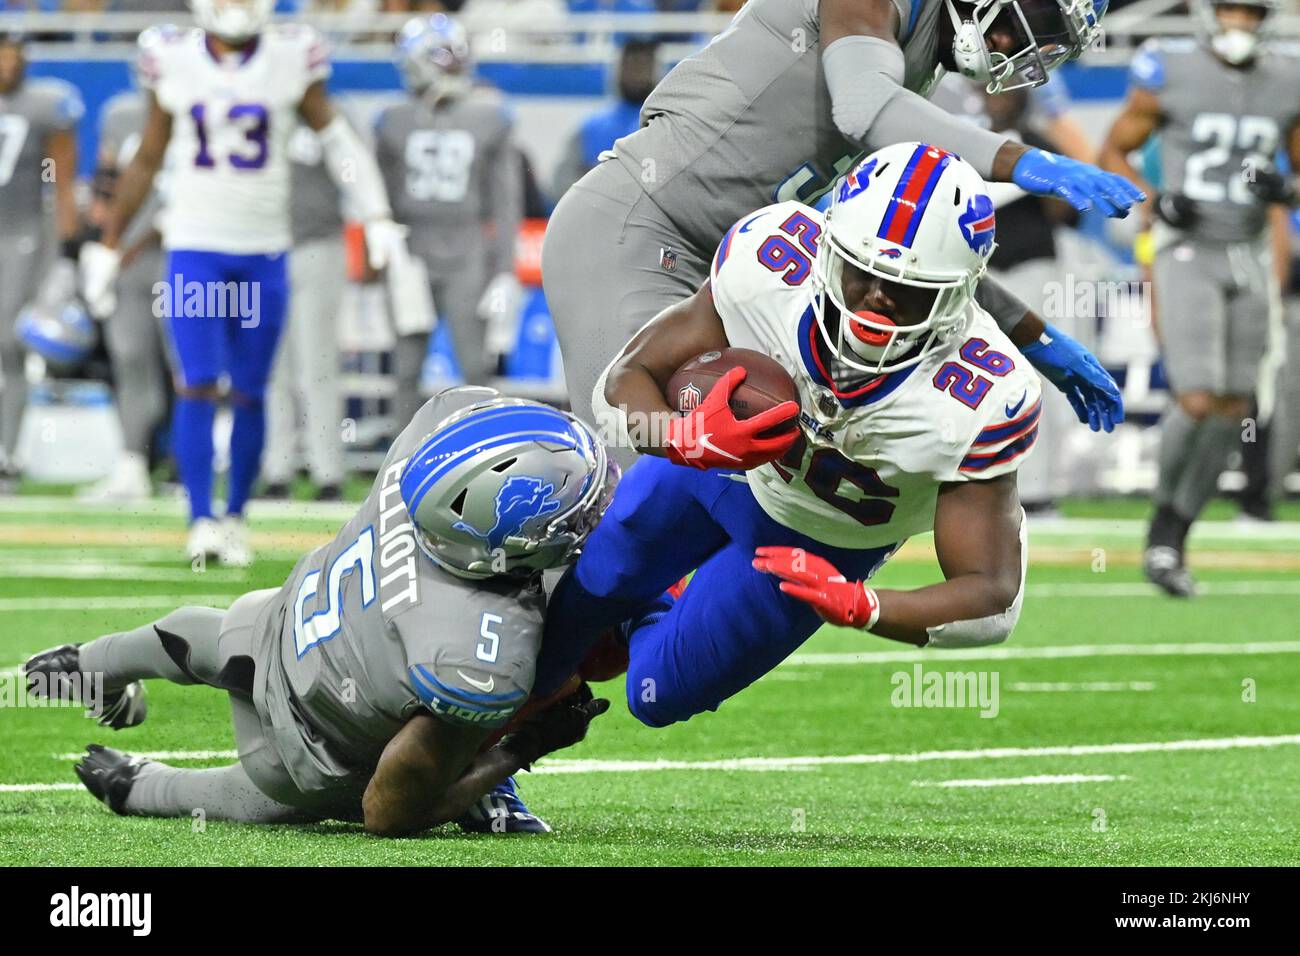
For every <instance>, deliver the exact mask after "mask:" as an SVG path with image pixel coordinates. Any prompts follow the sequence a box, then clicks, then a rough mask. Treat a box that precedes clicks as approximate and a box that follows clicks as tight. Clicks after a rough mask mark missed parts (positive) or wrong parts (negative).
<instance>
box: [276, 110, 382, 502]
mask: <svg viewBox="0 0 1300 956" xmlns="http://www.w3.org/2000/svg"><path fill="white" fill-rule="evenodd" d="M323 158H324V151H323V150H322V148H321V144H320V137H318V136H317V135H316V134H315V133H314V132H312V131H311V130H310V129H309V128H308V127H306V126H300V127H298V129H296V130H294V133H293V135H292V136H291V137H290V138H289V160H290V166H289V175H290V179H289V222H290V226H291V228H292V230H293V253H292V254H291V255H290V256H289V319H288V328H287V329H286V330H285V337H284V342H283V343H282V344H281V345H280V349H279V351H278V352H277V353H276V356H275V365H274V366H273V367H272V370H271V381H270V384H269V387H268V389H267V403H266V451H265V452H264V453H263V455H262V478H263V479H264V480H265V481H267V482H269V483H272V484H285V483H288V482H289V481H291V480H292V479H293V476H294V474H295V472H296V471H297V469H298V466H299V465H300V464H306V465H307V467H308V469H309V470H310V472H311V476H312V479H313V480H314V481H315V482H316V483H317V484H318V485H337V484H339V483H340V482H342V480H343V477H344V466H343V440H342V434H341V431H340V422H341V420H342V417H343V404H342V401H343V399H342V395H341V392H340V388H339V334H338V313H339V302H340V301H341V300H342V298H343V290H344V284H345V282H346V278H347V270H346V263H345V258H346V257H345V254H344V250H343V215H342V212H341V211H340V209H339V190H338V186H336V185H335V184H334V180H333V179H331V178H330V174H329V170H328V169H327V168H326V166H325V163H324V162H323ZM403 420H405V419H403Z"/></svg>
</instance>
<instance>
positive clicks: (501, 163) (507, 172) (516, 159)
mask: <svg viewBox="0 0 1300 956" xmlns="http://www.w3.org/2000/svg"><path fill="white" fill-rule="evenodd" d="M486 173H487V181H486V182H485V183H484V187H485V188H486V190H487V202H486V203H484V212H485V213H486V221H485V222H484V226H485V227H486V228H487V229H488V230H489V232H488V242H489V248H488V275H489V276H495V275H499V274H500V273H502V272H510V273H513V272H514V267H515V240H516V238H517V237H518V235H519V220H520V219H521V218H522V216H523V210H524V171H523V163H522V159H521V157H520V155H519V148H518V146H516V145H515V141H514V137H513V135H511V130H510V128H509V127H507V128H506V129H505V130H504V131H503V132H502V135H501V137H500V139H498V141H497V146H496V149H495V151H494V155H493V156H492V157H491V159H490V161H489V164H488V167H487V170H486Z"/></svg>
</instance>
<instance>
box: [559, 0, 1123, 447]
mask: <svg viewBox="0 0 1300 956" xmlns="http://www.w3.org/2000/svg"><path fill="white" fill-rule="evenodd" d="M1105 7H1106V3H1105V0H1094V2H1091V3H1090V2H1087V0H1082V2H1081V0H978V2H968V0H932V2H929V3H921V2H917V3H912V2H911V0H749V2H748V3H747V4H746V5H745V6H744V7H743V8H742V9H741V10H740V12H739V13H737V14H736V17H735V18H734V19H733V20H732V22H731V24H730V26H729V27H728V28H727V29H726V30H724V31H723V32H722V33H721V34H719V35H718V36H717V37H715V38H714V39H713V41H712V42H711V43H709V45H708V46H706V47H705V48H704V49H702V50H701V51H699V52H698V53H696V54H694V55H693V56H690V57H687V58H686V59H684V60H682V61H681V62H680V63H679V64H678V65H677V66H676V67H675V68H674V69H673V70H672V71H671V72H669V74H668V75H667V76H666V77H665V78H664V79H663V80H662V81H661V82H660V83H659V85H658V86H657V87H656V88H655V91H654V92H653V93H652V94H651V95H650V98H649V99H648V100H647V101H646V104H645V108H644V110H643V111H642V114H641V116H642V123H643V125H642V127H641V129H639V130H637V131H636V132H635V133H633V134H632V135H630V136H627V137H625V138H623V139H620V140H619V141H618V142H617V143H616V144H615V145H614V149H613V151H612V154H611V155H612V158H610V159H609V160H607V161H606V162H603V163H601V164H600V165H599V166H598V167H597V168H596V169H594V170H592V171H591V172H590V173H588V174H587V175H586V176H585V177H584V178H583V179H582V180H581V181H580V182H579V183H578V184H577V185H575V186H574V187H573V188H572V189H571V190H569V192H568V193H566V194H565V196H564V198H563V199H562V200H560V202H559V205H558V206H557V207H556V210H555V214H554V215H553V216H552V217H551V220H550V224H549V226H548V227H547V230H546V240H545V245H544V247H543V253H542V256H543V260H542V274H543V278H544V280H545V286H546V298H547V301H548V303H549V304H550V307H551V311H552V313H553V315H554V317H555V325H556V331H557V333H558V335H559V341H560V347H561V352H562V354H563V356H564V365H565V375H566V379H567V381H568V386H569V395H570V398H571V400H572V402H573V408H574V409H575V410H576V411H578V413H579V415H581V416H583V417H586V416H589V415H590V414H591V407H590V401H591V388H592V386H593V385H594V384H595V381H596V377H597V376H598V375H599V374H600V372H601V370H602V369H603V368H604V367H605V366H606V365H607V364H608V363H609V360H610V359H611V358H612V357H613V356H614V355H615V354H617V352H618V350H619V349H621V348H622V347H623V346H624V345H625V344H627V340H628V339H629V338H630V337H631V336H632V334H633V333H635V332H636V330H637V329H639V328H640V327H641V326H642V325H644V324H645V323H646V322H648V321H649V320H650V319H651V318H653V317H654V316H655V315H656V314H657V313H658V312H659V311H660V310H662V309H664V308H666V307H668V306H669V305H672V304H673V303H674V302H677V301H680V300H681V299H682V298H685V297H686V296H689V295H691V294H693V293H694V292H695V290H696V289H698V288H699V285H700V283H701V282H703V281H704V279H705V278H706V277H707V276H708V269H709V265H708V264H709V257H710V256H711V255H712V253H713V250H714V249H716V248H717V245H718V242H719V241H720V240H721V238H722V235H723V233H724V232H725V231H726V230H727V228H728V227H730V226H731V224H732V223H733V222H735V221H736V220H737V219H738V218H740V217H741V216H742V215H744V214H745V213H746V212H748V211H751V210H753V209H756V208H759V207H760V206H763V205H765V204H767V203H771V202H781V201H785V200H798V201H800V202H804V203H809V204H811V203H813V202H814V201H816V200H817V198H818V197H819V196H821V195H822V194H823V193H825V192H826V191H827V190H828V189H830V188H831V184H832V183H833V182H834V181H835V179H836V177H837V176H839V175H840V174H841V173H843V172H844V171H846V170H847V169H849V168H850V167H851V166H852V165H853V164H854V162H855V161H856V159H857V158H860V157H861V156H862V155H863V154H864V153H866V152H868V151H869V150H871V149H875V148H879V147H883V146H887V145H889V144H891V143H899V142H908V141H914V140H921V139H924V140H925V141H927V142H930V143H934V144H935V145H937V146H940V147H942V148H944V149H947V150H949V151H951V152H954V153H956V154H958V155H960V156H962V157H963V158H965V159H966V160H967V161H968V162H969V163H970V164H971V165H972V166H973V167H974V168H975V170H976V171H977V172H978V173H979V174H980V175H981V176H983V177H985V178H986V179H989V180H991V181H999V182H1005V181H1014V182H1015V183H1016V184H1017V185H1019V186H1021V187H1022V188H1023V189H1025V190H1026V191H1027V192H1031V193H1035V194H1039V195H1054V196H1058V197H1060V198H1063V199H1066V200H1068V201H1069V202H1071V203H1072V204H1073V205H1075V206H1076V207H1078V208H1088V207H1090V206H1093V205H1095V206H1096V207H1097V208H1098V209H1100V210H1102V211H1103V212H1105V213H1106V214H1107V215H1111V216H1123V215H1125V214H1126V213H1127V210H1128V208H1129V206H1130V205H1131V204H1132V203H1133V202H1134V201H1136V200H1137V199H1140V198H1141V194H1140V193H1139V192H1138V190H1137V189H1135V188H1134V187H1133V186H1132V185H1131V184H1130V183H1128V182H1127V181H1125V180H1123V179H1122V178H1121V177H1118V176H1114V175H1112V174H1109V173H1104V172H1102V171H1101V170H1099V169H1096V168H1095V167H1093V166H1089V165H1087V164H1085V163H1080V162H1077V161H1075V160H1072V159H1069V158H1067V157H1064V156H1058V155H1056V154H1053V153H1048V152H1044V151H1042V150H1037V149H1029V148H1027V147H1025V146H1024V145H1023V144H1021V143H1018V142H1015V141H1014V140H1013V139H1010V138H1008V137H1006V136H1003V135H999V134H995V133H991V132H989V131H987V130H982V129H978V128H975V127H973V126H972V125H971V124H969V123H967V122H965V120H963V119H962V118H961V117H956V116H952V115H950V114H948V113H947V112H945V111H944V110H942V109H940V108H939V107H937V106H935V105H933V104H931V103H929V102H928V101H927V100H925V99H924V98H923V95H922V94H925V93H928V92H929V91H930V89H931V88H932V86H933V84H934V83H935V82H937V80H938V79H939V77H940V76H941V75H942V73H943V70H944V69H948V70H956V71H958V72H961V73H963V74H965V75H966V76H968V77H970V78H972V79H977V80H979V81H980V82H984V83H986V84H988V86H989V88H990V90H991V91H997V90H1013V89H1020V88H1023V87H1027V86H1037V85H1041V84H1043V83H1046V82H1047V79H1048V71H1049V70H1051V69H1052V68H1054V67H1056V66H1058V65H1059V64H1060V63H1062V62H1065V61H1066V60H1069V59H1072V58H1074V57H1077V56H1079V55H1080V54H1081V53H1082V52H1083V51H1084V50H1085V49H1087V48H1088V47H1089V46H1090V45H1091V44H1092V43H1093V42H1094V40H1095V39H1096V37H1097V36H1098V34H1099V32H1100V18H1101V16H1102V14H1103V13H1104V11H1105ZM919 186H923V184H919ZM980 296H981V304H982V305H984V306H985V307H986V308H988V310H989V311H990V312H991V313H992V314H993V315H994V317H995V318H996V319H997V320H998V323H999V325H1000V326H1001V327H1002V329H1003V330H1004V331H1007V332H1012V331H1013V330H1014V334H1013V336H1012V338H1013V340H1014V342H1015V343H1016V344H1017V345H1018V346H1020V348H1021V351H1022V352H1024V354H1025V355H1026V356H1027V357H1028V358H1029V360H1030V362H1032V363H1033V364H1034V365H1035V367H1037V368H1038V369H1039V371H1041V372H1042V374H1043V375H1044V376H1045V377H1047V378H1048V380H1049V381H1051V382H1052V383H1053V384H1054V385H1055V386H1056V387H1057V388H1059V389H1061V390H1062V391H1064V392H1065V393H1066V395H1067V397H1069V398H1070V400H1071V404H1072V405H1073V406H1074V408H1075V411H1076V413H1077V414H1078V416H1079V418H1080V420H1081V421H1085V422H1088V423H1089V424H1090V425H1091V426H1092V427H1093V428H1094V429H1098V428H1105V429H1106V430H1108V431H1109V430H1110V429H1111V428H1112V427H1113V425H1114V423H1115V422H1118V421H1120V420H1122V418H1123V404H1122V400H1121V397H1120V393H1119V389H1118V388H1117V387H1116V386H1115V383H1114V382H1113V381H1112V380H1111V378H1110V376H1109V375H1108V374H1107V373H1106V372H1105V370H1104V369H1102V367H1101V366H1100V364H1098V363H1097V361H1096V360H1095V359H1094V358H1093V357H1092V356H1091V355H1090V354H1089V353H1088V352H1087V351H1086V350H1085V349H1083V348H1082V347H1081V346H1080V345H1078V343H1076V342H1074V341H1073V340H1072V339H1070V338H1069V337H1068V336H1066V335H1064V334H1062V333H1060V332H1059V331H1058V330H1055V329H1051V328H1046V329H1045V328H1044V326H1043V324H1042V322H1041V320H1039V318H1038V317H1037V316H1034V315H1032V313H1030V312H1029V310H1028V309H1027V307H1026V306H1025V304H1024V303H1023V302H1020V301H1019V300H1017V299H1015V297H1014V296H1011V295H1010V294H1009V293H1007V292H1006V291H1005V290H1003V289H1002V288H1001V287H1000V286H998V285H997V284H996V283H994V282H993V281H992V280H990V279H987V278H986V279H985V280H984V281H983V283H982V287H981V289H980Z"/></svg>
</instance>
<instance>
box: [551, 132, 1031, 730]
mask: <svg viewBox="0 0 1300 956" xmlns="http://www.w3.org/2000/svg"><path fill="white" fill-rule="evenodd" d="M994 229H995V223H994V214H993V205H992V202H991V201H990V199H989V196H988V194H987V192H986V191H985V188H984V183H983V181H982V180H981V179H980V177H979V176H978V174H977V173H976V172H975V171H974V170H973V169H972V168H971V167H970V166H969V165H967V164H966V163H964V162H963V161H962V160H961V159H959V158H958V157H957V156H956V155H954V154H951V153H948V152H945V151H944V150H942V149H938V148H936V147H932V146H927V145H924V144H919V143H905V144H899V145H895V146H890V147H887V148H885V149H882V150H879V151H877V152H876V153H873V154H872V155H871V156H869V157H867V158H866V159H864V160H863V161H862V162H861V163H860V164H858V165H857V166H856V167H854V169H853V170H852V171H850V173H849V174H848V175H847V177H846V178H845V180H844V181H843V182H842V184H841V185H840V186H839V187H838V188H837V190H836V192H835V195H834V199H833V202H832V204H831V206H830V209H829V210H828V212H827V213H826V214H825V215H824V216H823V215H822V214H821V213H818V212H817V211H815V210H813V209H811V208H809V207H807V206H804V205H802V204H800V203H798V202H783V203H777V204H775V205H771V206H767V207H765V208H763V209H759V210H757V211H755V212H753V213H751V214H750V215H747V216H745V217H743V218H742V219H741V220H740V221H739V222H737V223H736V224H735V225H733V226H732V227H731V228H730V229H729V230H728V231H727V232H726V234H725V236H724V237H723V239H722V242H721V244H720V245H719V247H718V249H717V251H716V254H715V255H714V258H713V264H712V269H711V275H710V279H709V281H708V282H707V283H706V284H705V285H704V287H703V288H701V290H700V292H699V293H697V294H696V295H695V296H694V297H692V298H691V299H689V300H686V301H685V302H683V303H682V304H681V305H679V306H674V307H673V308H670V309H668V310H666V311H665V312H663V313H661V314H660V315H659V316H658V317H657V318H656V319H655V320H654V321H653V322H651V323H650V324H649V325H647V326H646V327H645V328H644V329H642V330H641V332H639V333H638V335H637V336H636V337H635V338H634V339H633V340H632V342H631V343H630V344H629V346H628V348H627V349H625V350H624V353H623V354H622V355H621V356H620V357H619V358H617V359H615V361H614V362H613V363H612V364H611V366H610V367H609V368H608V369H607V370H606V372H605V374H604V375H603V376H602V377H601V379H600V381H599V383H598V384H597V386H596V389H595V393H594V394H593V404H594V406H595V407H596V409H597V412H598V416H599V420H600V421H601V423H602V426H603V427H604V429H605V430H606V434H607V435H609V436H610V437H611V438H620V437H621V438H624V439H626V440H630V441H633V442H634V443H635V444H636V445H637V446H638V450H639V451H642V452H644V453H646V454H645V457H643V458H641V459H640V460H638V462H637V463H636V464H635V465H634V466H633V467H632V468H631V469H630V470H629V472H628V474H627V475H626V477H625V478H624V482H623V484H622V485H621V486H620V488H619V491H618V493H617V494H616V495H615V498H614V503H613V505H612V506H611V508H610V511H609V513H608V514H607V515H606V517H605V520H604V521H603V522H602V524H601V525H600V527H599V528H597V530H596V532H595V533H594V534H593V535H592V538H591V540H590V541H589V542H588V547H587V549H586V551H585V552H584V554H583V556H582V558H581V559H580V560H579V562H578V563H577V564H576V565H575V566H574V568H573V569H572V570H571V571H570V573H569V574H568V575H567V576H566V577H565V579H564V581H563V582H561V584H560V585H559V587H558V588H557V590H556V593H555V595H554V598H553V601H552V604H551V608H550V612H549V619H548V631H547V642H546V645H545V646H544V651H543V657H542V661H541V663H540V664H539V671H538V689H539V690H542V689H544V688H545V687H546V686H547V685H548V684H549V683H550V682H552V681H554V680H556V679H558V677H559V676H560V672H561V671H563V670H564V669H565V667H566V666H567V665H568V659H567V658H566V659H565V661H564V663H563V665H561V664H552V662H551V660H549V658H551V657H552V656H553V655H556V656H558V655H559V654H560V653H561V649H562V648H565V647H566V646H568V647H570V651H569V653H570V654H571V655H572V654H577V653H579V652H581V650H582V649H583V648H584V647H585V646H587V641H588V640H590V631H587V630H585V629H587V628H593V627H600V626H608V625H609V624H611V623H614V622H616V621H620V620H621V621H622V622H623V626H624V628H625V630H626V631H627V632H628V634H629V642H630V643H629V655H630V661H631V663H630V666H629V670H628V687H627V690H628V702H629V706H630V707H631V709H632V712H633V713H634V714H636V715H637V716H638V717H639V718H640V719H641V720H642V721H644V722H645V723H647V724H650V725H652V726H662V725H663V724H666V723H671V722H673V721H676V720H682V719H685V718H687V717H689V716H691V715H692V714H695V713H698V712H699V711H701V710H711V709H715V708H716V707H717V706H718V704H719V703H720V702H721V701H722V700H724V699H726V698H727V697H728V696H730V695H731V694H734V693H736V692H737V691H739V690H740V689H741V688H743V687H744V686H746V685H747V684H749V683H750V682H752V681H753V680H754V679H756V678H757V677H759V676H761V675H762V674H763V673H765V672H766V671H767V670H769V669H771V668H772V667H773V666H775V665H776V664H777V663H779V662H780V661H781V660H782V659H784V658H785V657H786V656H787V655H788V654H789V653H791V652H792V651H793V650H794V649H795V648H797V647H798V646H799V645H800V644H801V643H802V642H803V641H804V640H806V639H807V638H808V637H809V636H810V635H811V634H812V633H813V631H815V630H816V629H817V627H818V626H819V625H820V624H821V622H822V620H829V621H833V622H836V623H840V624H849V625H852V626H857V627H863V628H867V629H871V630H873V631H874V632H875V633H877V634H880V635H882V636H885V637H892V638H895V639H899V640H904V641H908V642H911V643H916V644H929V645H931V646H941V647H942V646H948V647H951V646H970V645H976V644H987V643H993V642H996V641H1000V640H1003V639H1005V638H1006V637H1007V636H1008V634H1009V633H1010V631H1011V629H1012V627H1013V626H1014V624H1015V621H1016V619H1017V617H1018V614H1019V609H1020V602H1021V590H1022V582H1023V570H1024V556H1025V548H1024V542H1023V535H1024V522H1023V513H1022V511H1021V509H1020V506H1019V501H1018V498H1017V497H1016V493H1015V478H1014V473H1015V470H1016V468H1017V467H1018V466H1019V464H1020V462H1021V461H1022V460H1023V459H1024V456H1025V455H1026V453H1028V451H1029V450H1030V448H1031V447H1032V446H1033V444H1034V441H1035V439H1036V437H1037V434H1038V421H1039V414H1040V395H1039V386H1038V382H1037V376H1036V375H1035V374H1034V372H1033V371H1032V369H1031V368H1030V367H1029V366H1028V364H1027V363H1026V362H1025V361H1024V358H1023V357H1022V356H1021V355H1020V353H1019V352H1017V351H1016V349H1015V347H1014V346H1013V345H1012V344H1011V343H1010V341H1009V340H1008V339H1007V338H1006V336H1005V335H1003V333H1002V332H1001V331H1000V330H999V329H998V328H997V326H996V324H995V323H994V322H993V320H992V319H991V318H990V317H989V315H988V314H987V313H986V312H984V311H983V310H982V309H981V308H980V307H979V306H978V305H977V304H976V303H975V301H974V298H973V292H974V288H975V283H976V282H977V281H978V279H979V276H980V275H981V274H982V273H983V270H984V264H985V262H986V261H987V258H988V256H989V255H990V254H991V252H992V250H993V246H994ZM724 347H743V348H747V349H753V350H757V351H759V352H762V353H765V354H766V355H769V356H771V357H772V358H774V359H776V360H777V361H778V362H779V363H781V364H782V365H783V366H784V367H785V368H786V369H787V370H788V371H789V372H790V374H791V376H792V377H793V379H794V381H795V383H796V385H797V388H798V395H799V406H798V408H796V407H795V406H794V404H793V403H787V404H786V405H783V406H778V407H777V408H775V409H772V410H769V411H767V412H764V413H761V415H760V416H756V417H755V418H754V419H750V420H748V421H738V420H736V419H735V418H734V417H733V416H732V414H731V412H730V409H729V406H728V394H729V392H730V391H731V390H732V389H733V388H734V387H736V385H737V383H738V380H739V379H738V378H737V371H738V370H733V371H732V372H731V373H728V375H727V376H724V378H722V379H721V380H720V381H719V383H718V384H717V385H716V386H715V387H714V388H713V389H712V391H710V392H709V394H708V395H707V396H706V397H705V398H704V400H703V402H702V403H700V404H699V406H698V407H696V408H695V410H694V411H692V412H689V413H687V414H686V415H685V416H683V417H673V418H671V419H670V420H669V423H668V425H667V427H666V428H662V429H659V430H658V435H659V436H662V437H654V435H653V433H654V432H655V429H653V428H651V429H649V432H650V433H652V437H651V438H649V439H645V438H641V439H636V438H634V437H633V431H634V426H635V425H636V422H637V421H639V420H640V416H645V415H648V416H654V415H656V414H658V415H660V416H664V415H668V414H669V406H670V405H675V404H676V399H675V396H667V399H668V401H667V402H664V401H663V400H662V399H659V398H658V397H657V396H658V395H660V394H661V392H660V391H659V389H661V388H662V385H663V382H666V381H667V380H668V378H669V377H670V376H671V375H672V374H673V371H675V369H676V368H677V367H679V366H680V365H681V364H683V363H684V362H685V361H686V360H688V359H690V358H692V357H693V356H694V354H698V353H699V352H700V351H704V350H709V349H718V348H724ZM647 396H652V397H651V398H647ZM633 413H636V414H635V415H634V414H633ZM795 414H797V415H798V428H797V430H796V431H794V432H792V433H790V434H789V435H788V436H787V437H785V438H782V439H780V440H779V441H778V440H776V439H774V438H773V437H772V432H771V431H770V430H769V429H771V428H772V427H773V425H774V423H775V422H778V420H779V419H781V418H782V417H785V418H789V417H790V416H793V415H795ZM661 420H662V417H661ZM611 433H612V434H611ZM655 454H661V455H664V456H665V457H664V458H657V457H651V456H652V455H655ZM683 466H686V467H683ZM738 469H739V470H738ZM931 529H933V530H934V531H935V547H936V550H937V551H938V554H939V559H940V564H941V565H942V567H943V569H944V572H945V575H946V576H947V577H948V578H949V580H947V581H946V582H944V583H941V584H936V585H933V586H931V587H928V588H923V589H920V590H918V591H909V592H894V591H881V592H876V591H873V590H871V589H870V588H868V587H867V586H866V585H865V584H864V583H863V581H864V580H865V579H867V578H869V577H870V576H871V575H872V573H873V572H874V571H875V570H876V569H877V568H878V567H879V566H880V565H881V564H883V563H884V561H885V560H886V559H887V558H888V557H889V556H890V555H891V554H892V553H893V552H894V551H895V550H896V549H897V547H898V546H899V545H900V544H901V543H902V542H903V541H904V540H906V539H907V538H908V537H910V536H912V535H915V534H919V533H922V532H926V531H929V530H931ZM692 568H698V571H697V572H696V575H695V577H694V578H693V579H692V580H691V583H690V585H689V586H687V587H686V589H685V591H684V593H682V594H681V596H680V597H679V598H678V599H676V600H675V601H672V600H670V599H669V598H667V597H661V596H660V592H662V591H663V590H664V589H665V588H666V587H667V586H668V585H670V584H672V583H673V582H674V581H675V580H677V578H678V577H679V576H680V575H683V574H686V573H688V572H689V571H690V570H691V569H692ZM855 579H858V580H855ZM654 589H657V590H654ZM629 618H630V619H631V620H630V621H629ZM584 632H585V636H584V637H582V638H579V639H575V638H574V637H573V635H574V634H578V633H584Z"/></svg>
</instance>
